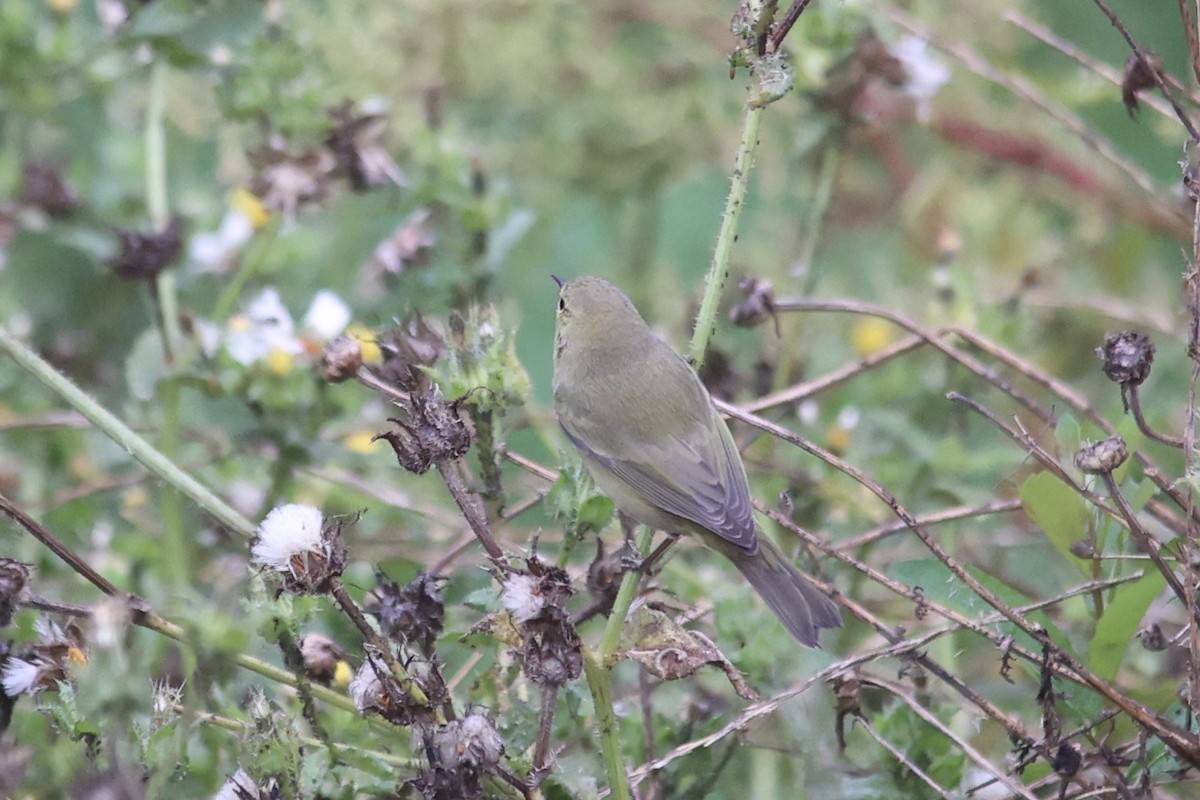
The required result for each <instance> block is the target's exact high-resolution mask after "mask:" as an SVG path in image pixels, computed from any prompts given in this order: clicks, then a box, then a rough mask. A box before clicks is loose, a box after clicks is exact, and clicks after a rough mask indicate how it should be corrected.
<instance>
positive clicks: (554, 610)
mask: <svg viewBox="0 0 1200 800" xmlns="http://www.w3.org/2000/svg"><path fill="white" fill-rule="evenodd" d="M527 564H528V568H529V571H528V572H524V573H520V572H514V573H511V574H509V575H507V576H505V578H504V582H503V585H502V588H501V594H500V599H501V602H502V603H503V604H504V607H505V608H506V609H508V612H509V613H510V614H511V615H512V618H513V619H514V620H516V621H517V622H519V623H521V625H520V627H521V636H522V640H521V648H520V650H519V652H518V654H517V655H518V657H519V658H520V661H521V667H522V669H523V670H524V672H525V677H527V678H529V680H531V681H533V682H534V683H538V684H542V685H550V686H561V685H563V684H565V683H567V682H568V681H573V680H575V679H576V678H578V677H579V675H580V673H581V672H582V670H583V649H582V646H581V644H580V640H579V634H577V633H576V632H575V626H574V625H573V624H571V619H570V615H569V614H568V613H567V609H566V602H567V599H568V598H570V596H571V595H572V593H573V590H572V588H571V579H570V577H569V576H568V575H567V573H566V571H565V570H563V569H560V568H558V567H555V566H551V565H550V564H546V563H545V562H543V561H542V560H541V559H539V558H537V557H536V556H535V557H532V558H530V559H529V561H528V562H527Z"/></svg>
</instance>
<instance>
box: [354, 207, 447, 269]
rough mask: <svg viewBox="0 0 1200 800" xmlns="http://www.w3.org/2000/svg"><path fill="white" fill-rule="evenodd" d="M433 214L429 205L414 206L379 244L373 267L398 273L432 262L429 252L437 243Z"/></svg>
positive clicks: (372, 262)
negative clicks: (432, 220) (431, 217)
mask: <svg viewBox="0 0 1200 800" xmlns="http://www.w3.org/2000/svg"><path fill="white" fill-rule="evenodd" d="M430 216H431V212H430V210H429V209H428V208H427V207H425V206H419V207H417V208H415V209H413V210H412V211H411V212H410V213H409V214H408V216H407V217H405V218H404V219H402V220H401V221H400V224H398V225H397V226H396V228H395V229H394V230H393V231H392V232H391V233H389V234H388V235H387V236H386V237H385V238H384V239H382V240H381V241H380V242H379V244H377V245H376V246H375V250H374V252H373V253H372V254H371V261H370V266H371V269H372V270H373V271H374V272H375V273H376V274H377V275H381V276H391V277H395V276H397V275H403V274H404V273H405V272H407V271H408V270H409V269H410V268H412V267H422V266H424V265H425V264H427V263H429V254H430V252H431V251H432V250H433V246H434V244H436V243H437V235H436V234H435V233H434V231H433V225H432V224H431V223H430Z"/></svg>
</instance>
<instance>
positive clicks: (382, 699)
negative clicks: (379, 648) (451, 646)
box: [349, 648, 429, 726]
mask: <svg viewBox="0 0 1200 800" xmlns="http://www.w3.org/2000/svg"><path fill="white" fill-rule="evenodd" d="M407 670H408V674H409V677H410V678H412V679H413V680H414V681H415V682H417V683H418V684H420V685H421V686H422V688H423V689H425V688H426V685H427V684H428V680H427V679H428V677H429V665H428V663H426V662H423V661H413V662H411V663H410V664H408V666H407ZM349 692H350V697H351V698H352V699H353V700H354V706H355V708H357V709H358V713H360V714H362V715H363V716H364V717H367V716H371V715H372V714H375V715H378V716H381V717H383V718H384V719H386V720H387V721H388V722H391V723H393V724H395V725H400V726H407V725H412V724H413V723H414V722H417V721H418V720H424V719H426V718H427V717H428V711H429V710H428V709H427V708H426V707H425V706H423V705H421V704H419V703H417V701H416V700H414V699H413V697H412V695H411V694H410V693H408V692H406V691H405V690H404V688H403V687H402V686H401V685H400V684H399V683H398V682H397V681H396V678H395V677H394V676H393V675H392V674H391V672H389V671H388V668H387V665H386V664H384V661H383V659H382V658H381V657H380V656H379V654H378V653H377V652H373V651H372V650H371V649H369V648H368V649H367V656H366V658H364V659H363V663H362V666H361V667H359V668H358V672H356V673H354V677H353V678H352V679H351V680H350V688H349ZM426 694H427V695H428V690H426Z"/></svg>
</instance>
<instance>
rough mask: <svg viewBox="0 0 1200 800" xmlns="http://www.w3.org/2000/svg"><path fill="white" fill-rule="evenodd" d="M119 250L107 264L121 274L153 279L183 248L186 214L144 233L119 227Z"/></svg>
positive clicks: (132, 277)
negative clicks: (154, 230) (184, 217)
mask: <svg viewBox="0 0 1200 800" xmlns="http://www.w3.org/2000/svg"><path fill="white" fill-rule="evenodd" d="M115 232H116V234H117V244H118V247H119V250H118V251H117V254H116V255H115V256H113V257H112V258H110V259H109V260H108V265H109V266H110V267H112V268H113V270H115V271H116V273H117V274H118V275H120V276H121V277H123V278H129V279H130V280H146V281H148V280H154V278H156V277H158V274H159V273H160V272H162V271H163V270H164V269H166V268H167V267H169V266H171V265H172V264H174V263H175V261H176V260H178V258H179V254H180V253H182V252H183V217H180V216H174V217H171V221H170V223H168V225H167V227H166V229H165V230H163V231H161V232H156V233H142V232H140V231H134V230H130V229H128V228H117V229H116V231H115Z"/></svg>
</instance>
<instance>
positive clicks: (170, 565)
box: [145, 59, 192, 586]
mask: <svg viewBox="0 0 1200 800" xmlns="http://www.w3.org/2000/svg"><path fill="white" fill-rule="evenodd" d="M166 83H167V64H166V62H165V61H163V60H161V59H160V60H158V61H156V62H155V64H154V67H153V68H152V69H151V73H150V100H149V102H148V103H147V105H146V131H145V136H146V208H147V211H148V213H149V214H150V222H151V225H152V226H153V228H154V230H155V232H156V233H162V232H163V231H165V230H166V229H167V226H168V224H169V216H170V210H169V207H168V200H167V136H166V126H165V123H164V117H165V115H166ZM153 290H154V293H155V301H156V302H155V307H156V309H157V312H158V319H159V324H160V326H161V327H160V330H161V332H162V340H163V343H162V344H163V361H164V362H165V363H166V364H167V366H168V367H169V368H171V369H172V370H174V369H175V368H177V366H178V362H177V359H178V358H180V356H181V354H182V352H183V347H182V342H183V334H182V333H181V331H180V326H179V300H178V298H177V297H176V293H175V276H174V275H173V274H172V273H171V271H170V270H165V269H164V270H161V271H160V272H159V273H158V275H157V276H156V277H155V285H154V287H153ZM159 389H160V391H159V401H160V408H161V411H162V428H161V430H160V432H159V439H158V446H159V447H160V448H161V449H162V452H163V455H164V456H166V457H167V458H168V459H170V460H172V461H174V460H176V459H177V458H178V456H179V438H180V436H179V427H180V420H179V404H180V389H179V385H178V384H177V383H175V382H174V381H173V380H172V379H171V377H170V376H168V377H167V378H166V380H164V381H162V382H160V383H159ZM158 505H159V518H160V520H161V522H162V550H163V559H162V561H163V564H164V566H165V568H166V570H167V573H168V578H169V580H170V585H172V586H186V585H187V584H188V566H189V565H190V564H191V563H192V558H191V538H190V537H189V536H187V535H186V534H185V532H184V526H183V503H182V498H181V497H180V496H179V493H178V492H176V491H175V490H174V488H172V487H171V486H170V485H165V486H163V487H162V488H161V489H160V490H159V498H158Z"/></svg>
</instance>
